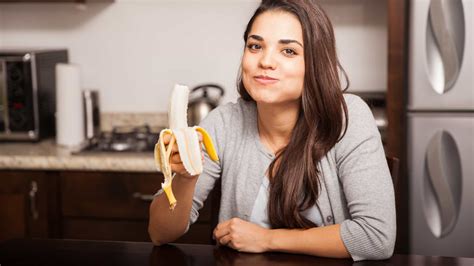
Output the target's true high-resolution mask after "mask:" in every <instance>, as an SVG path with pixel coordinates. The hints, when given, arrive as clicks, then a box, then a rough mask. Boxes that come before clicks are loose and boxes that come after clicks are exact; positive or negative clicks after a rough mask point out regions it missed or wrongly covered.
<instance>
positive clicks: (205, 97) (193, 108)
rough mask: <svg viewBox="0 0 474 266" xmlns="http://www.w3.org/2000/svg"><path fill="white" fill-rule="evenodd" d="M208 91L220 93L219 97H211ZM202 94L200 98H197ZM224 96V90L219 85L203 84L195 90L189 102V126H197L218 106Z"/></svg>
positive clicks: (190, 95)
mask: <svg viewBox="0 0 474 266" xmlns="http://www.w3.org/2000/svg"><path fill="white" fill-rule="evenodd" d="M208 90H216V91H218V94H217V96H213V97H211V96H210V95H214V93H212V94H210V93H209V92H208ZM199 93H200V94H201V95H200V96H196V95H199ZM222 96H224V88H222V87H221V86H219V85H217V84H203V85H199V86H197V87H195V88H193V89H192V90H191V92H190V94H189V102H188V125H189V126H195V125H198V124H199V122H201V120H202V119H204V117H206V115H207V114H208V113H209V112H210V111H211V110H212V109H214V108H216V106H217V105H219V100H220V99H221V98H222Z"/></svg>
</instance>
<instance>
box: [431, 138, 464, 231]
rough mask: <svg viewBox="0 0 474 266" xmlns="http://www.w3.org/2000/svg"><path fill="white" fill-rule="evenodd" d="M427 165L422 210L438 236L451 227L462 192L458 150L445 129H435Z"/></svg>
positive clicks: (456, 215) (453, 224) (452, 227)
mask: <svg viewBox="0 0 474 266" xmlns="http://www.w3.org/2000/svg"><path fill="white" fill-rule="evenodd" d="M426 168H427V169H426V170H427V174H426V175H425V177H427V179H428V180H426V178H425V182H424V186H423V189H424V190H425V191H424V193H423V195H424V197H423V199H424V203H425V204H423V205H424V208H425V210H424V211H425V214H426V218H427V223H428V225H429V227H430V229H431V231H432V233H433V235H435V236H436V237H438V238H440V237H443V236H445V235H447V234H449V233H450V232H451V231H452V230H453V229H454V226H455V224H456V220H457V217H458V214H459V208H460V205H461V193H462V183H461V182H462V174H461V170H460V169H461V161H460V157H459V151H458V149H457V145H456V143H455V141H454V139H453V137H451V135H450V134H449V133H448V132H446V131H440V132H437V133H436V134H435V136H434V137H433V138H432V139H431V141H430V143H429V145H428V148H427V151H426Z"/></svg>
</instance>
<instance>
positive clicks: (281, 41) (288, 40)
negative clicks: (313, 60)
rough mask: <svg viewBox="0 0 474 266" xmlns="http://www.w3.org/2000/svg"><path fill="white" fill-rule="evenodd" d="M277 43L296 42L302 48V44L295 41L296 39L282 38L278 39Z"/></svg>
mask: <svg viewBox="0 0 474 266" xmlns="http://www.w3.org/2000/svg"><path fill="white" fill-rule="evenodd" d="M278 42H279V43H282V44H289V43H296V44H298V45H299V46H301V48H303V45H302V44H301V43H300V42H299V41H297V40H291V39H282V40H280V41H278Z"/></svg>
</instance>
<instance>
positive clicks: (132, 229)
mask: <svg viewBox="0 0 474 266" xmlns="http://www.w3.org/2000/svg"><path fill="white" fill-rule="evenodd" d="M162 182H163V175H162V174H160V173H124V172H87V171H69V172H66V171H63V172H61V173H60V184H61V185H60V186H61V189H60V190H61V193H60V194H61V213H62V226H61V227H62V236H63V237H64V238H72V239H93V240H119V241H150V238H149V235H148V216H149V208H150V203H151V201H152V200H153V195H154V194H155V193H156V192H157V191H158V189H159V188H160V187H161V183H162ZM212 198H213V197H208V200H207V201H206V203H204V208H203V209H202V210H200V216H199V219H198V221H197V222H196V224H194V225H192V226H191V228H190V229H189V231H188V233H187V234H186V235H184V236H183V237H182V238H180V239H178V240H177V241H176V242H180V243H199V244H209V243H211V233H212V228H211V207H212V203H211V201H212Z"/></svg>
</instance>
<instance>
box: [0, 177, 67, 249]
mask: <svg viewBox="0 0 474 266" xmlns="http://www.w3.org/2000/svg"><path fill="white" fill-rule="evenodd" d="M56 181H57V178H56V174H55V173H51V172H37V171H0V240H6V239H11V238H23V237H43V238H47V237H55V236H57V235H58V232H57V231H56V230H55V229H54V224H55V221H56V220H57V218H58V216H57V215H55V205H56V204H57V200H56V186H55V185H56Z"/></svg>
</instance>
